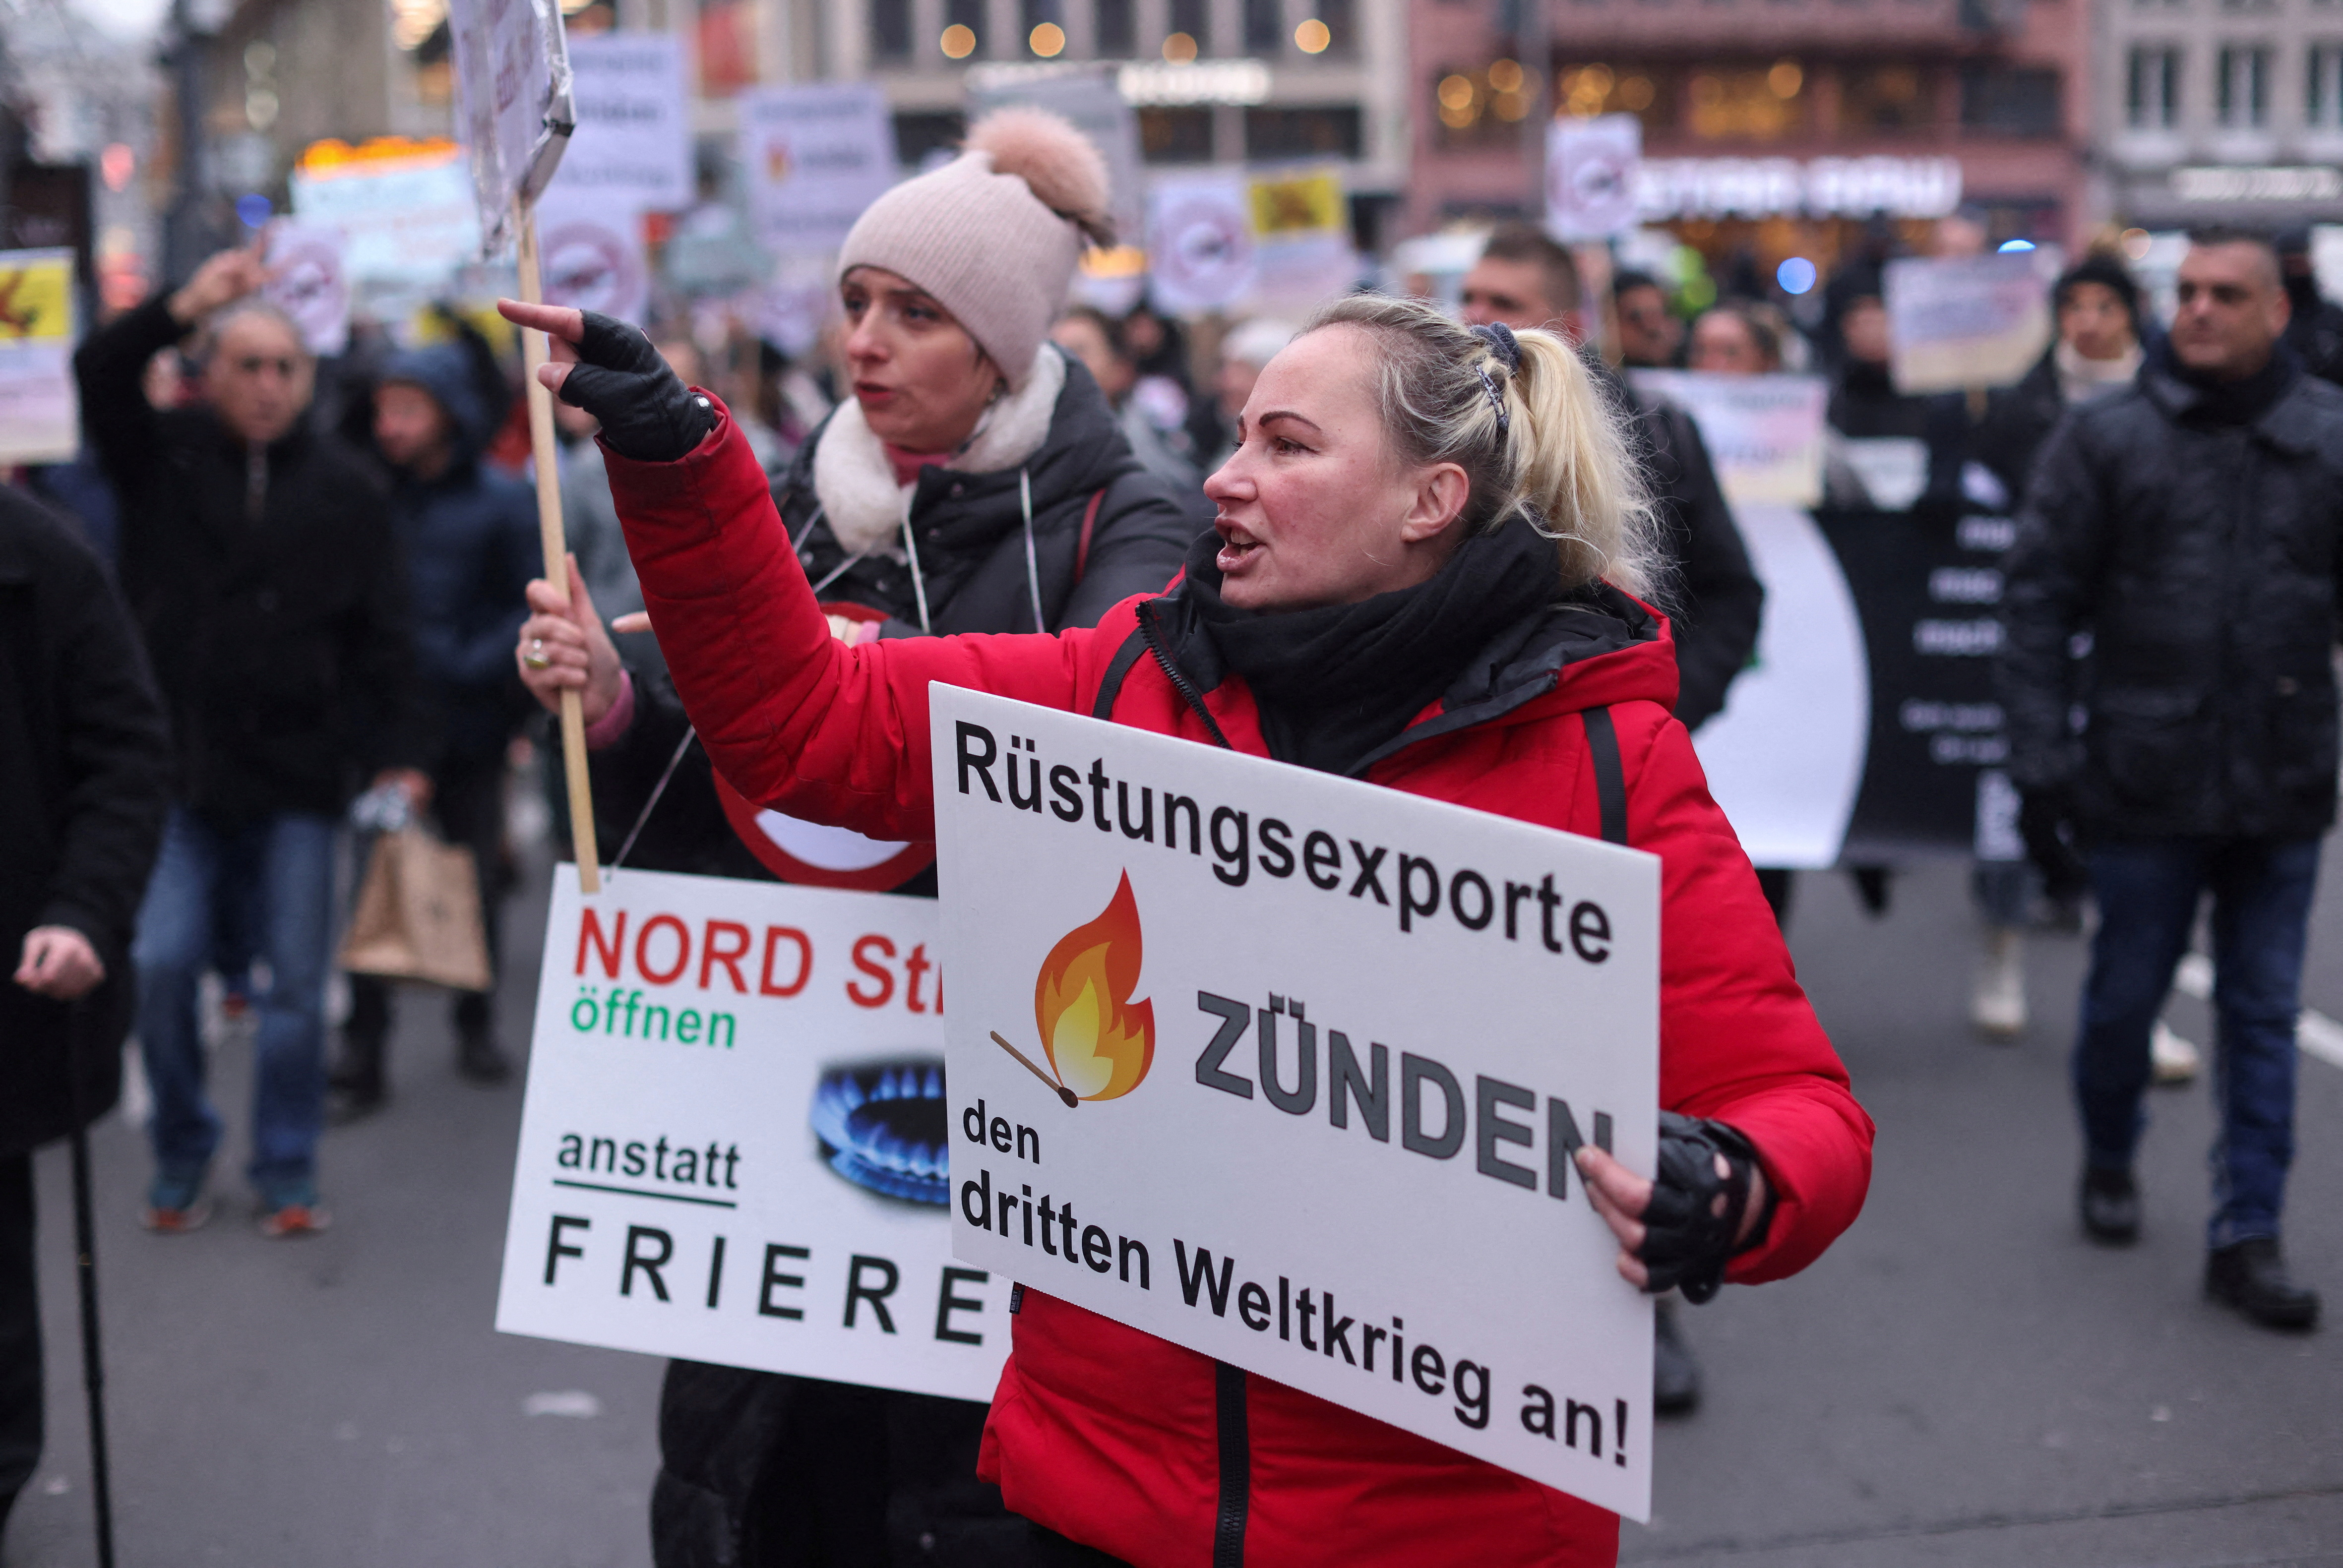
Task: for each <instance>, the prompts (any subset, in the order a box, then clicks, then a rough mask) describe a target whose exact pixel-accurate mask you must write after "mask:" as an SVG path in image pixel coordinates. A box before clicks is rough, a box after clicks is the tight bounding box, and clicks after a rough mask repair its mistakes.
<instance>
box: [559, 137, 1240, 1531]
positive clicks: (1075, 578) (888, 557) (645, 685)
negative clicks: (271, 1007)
mask: <svg viewBox="0 0 2343 1568" xmlns="http://www.w3.org/2000/svg"><path fill="white" fill-rule="evenodd" d="M970 146H971V147H973V148H974V149H975V151H973V152H972V153H970V154H969V155H968V156H966V157H965V158H963V159H962V160H960V162H959V163H956V164H953V165H950V166H947V167H945V168H943V169H940V170H937V171H936V172H934V173H932V174H929V175H925V176H920V178H919V179H916V180H911V181H908V182H906V183H905V184H903V185H902V186H898V187H896V189H895V190H893V191H892V192H890V193H889V194H888V195H887V196H884V197H882V198H881V199H880V201H878V202H875V203H873V204H872V205H871V206H870V209H869V210H868V211H867V212H865V213H864V215H863V216H862V217H861V218H860V220H859V221H858V222H857V224H856V226H855V227H854V229H853V230H852V231H851V233H850V235H849V236H848V238H847V243H846V246H845V248H844V250H843V252H842V254H841V257H840V261H841V266H840V278H839V284H840V295H841V297H842V303H843V305H844V309H845V316H846V334H845V338H844V343H843V347H844V350H845V357H846V359H847V363H848V366H849V367H850V372H851V389H852V392H853V397H852V398H851V399H850V400H849V401H847V402H845V403H843V404H841V405H840V407H839V409H838V411H837V412H836V413H835V414H834V415H832V416H831V417H830V418H829V419H828V420H827V421H825V422H824V423H823V424H822V425H821V427H820V428H818V429H817V430H816V431H815V432H814V433H813V435H812V436H811V437H810V438H809V439H808V441H807V442H806V444H805V446H804V447H803V448H802V449H801V450H800V451H799V453H798V455H797V457H796V459H795V461H794V462H793V463H792V464H791V465H790V467H789V469H788V471H787V472H786V473H785V474H783V475H782V476H781V477H780V478H779V480H778V481H776V482H775V484H774V486H773V493H774V504H775V505H776V506H777V507H778V508H779V512H780V516H781V518H782V519H783V521H784V525H785V526H786V528H787V529H788V532H789V538H790V540H791V541H792V542H793V545H794V548H796V550H797V551H798V552H799V557H798V558H799V560H800V561H801V563H802V564H803V568H804V569H805V570H806V571H807V572H808V573H809V574H810V575H811V577H812V578H813V580H814V581H815V582H817V583H818V584H820V594H821V597H822V599H823V602H824V604H825V605H826V607H827V608H829V609H830V611H831V612H833V619H832V620H831V622H830V624H831V626H832V627H833V628H834V630H835V631H836V632H837V634H838V635H839V636H840V637H841V638H847V639H850V640H854V641H862V640H866V639H868V638H873V637H876V638H880V639H889V640H891V639H893V638H920V637H921V636H923V635H924V634H925V633H926V631H927V630H929V629H930V628H932V629H933V630H934V631H936V632H939V633H942V632H988V631H1030V630H1031V629H1032V628H1033V627H1034V626H1035V624H1036V621H1035V616H1036V614H1037V613H1038V614H1039V615H1040V616H1041V623H1040V624H1041V625H1042V626H1044V627H1045V628H1048V629H1050V630H1052V631H1057V630H1061V629H1064V628H1083V627H1090V626H1093V625H1095V624H1096V623H1097V621H1098V618H1100V617H1101V615H1103V614H1105V613H1106V612H1107V610H1108V609H1109V608H1111V607H1112V606H1113V605H1115V604H1116V603H1118V602H1119V601H1121V600H1123V599H1126V598H1129V597H1130V596H1131V594H1133V593H1139V592H1147V591H1152V590H1154V589H1157V588H1161V587H1162V586H1163V584H1165V583H1166V582H1169V581H1170V580H1171V579H1172V578H1173V577H1174V576H1175V575H1177V573H1178V572H1179V570H1180V558H1181V553H1182V550H1183V549H1184V548H1185V547H1186V545H1187V542H1188V540H1189V539H1190V538H1192V537H1193V535H1194V532H1195V525H1194V524H1193V523H1192V522H1191V521H1190V520H1189V518H1187V517H1186V516H1185V514H1184V512H1183V508H1182V502H1181V501H1180V500H1179V499H1178V498H1175V496H1174V494H1173V492H1172V488H1171V487H1170V486H1169V485H1168V484H1167V483H1166V482H1165V481H1164V480H1162V479H1161V478H1158V477H1154V476H1152V475H1151V474H1149V473H1147V472H1146V471H1145V470H1144V469H1142V468H1141V466H1140V463H1139V460H1138V458H1136V457H1134V456H1133V455H1132V452H1131V447H1130V445H1129V443H1128V442H1126V441H1125V439H1124V438H1123V436H1122V435H1121V432H1120V431H1119V430H1118V429H1117V427H1116V417H1115V414H1114V411H1113V409H1112V408H1111V407H1110V406H1109V405H1108V401H1107V398H1106V396H1105V395H1104V393H1103V392H1102V391H1101V388H1100V387H1099V385H1098V383H1097V382H1096V381H1095V380H1094V379H1093V378H1092V377H1091V375H1090V373H1089V372H1088V371H1087V370H1085V369H1084V368H1083V367H1082V365H1081V361H1080V360H1078V359H1076V358H1074V357H1071V356H1070V355H1067V354H1064V353H1062V352H1061V350H1060V349H1059V348H1058V347H1055V346H1054V345H1052V344H1051V343H1049V342H1048V341H1047V340H1046V334H1047V332H1048V329H1049V326H1050V324H1051V322H1052V321H1053V320H1055V319H1056V318H1057V317H1058V314H1059V312H1060V310H1061V308H1062V307H1063V306H1064V303H1065V298H1066V295H1067V293H1068V290H1069V288H1070V286H1071V282H1072V277H1073V271H1074V265H1075V258H1076V256H1078V254H1079V246H1080V240H1079V238H1078V230H1077V227H1076V219H1075V218H1074V217H1073V216H1069V215H1070V214H1095V213H1098V212H1100V211H1101V209H1102V208H1103V207H1104V205H1105V196H1106V176H1105V171H1104V168H1103V166H1102V165H1101V162H1100V160H1099V157H1098V155H1097V153H1096V152H1095V151H1094V150H1092V149H1091V147H1090V146H1089V144H1088V143H1086V142H1084V141H1083V140H1082V139H1081V135H1080V133H1079V132H1076V131H1075V130H1073V129H1072V128H1071V127H1070V126H1065V125H1064V124H1063V123H1062V122H1057V121H1052V120H1050V119H1049V118H1048V117H1046V116H1036V115H1033V114H1031V113H1030V112H1025V113H1017V112H1011V113H1008V114H1004V115H1001V116H991V117H989V118H987V119H985V120H983V121H980V122H979V124H978V125H977V126H976V127H975V129H974V131H973V134H972V135H971V136H970ZM1088 221H1092V222H1095V221H1097V220H1096V219H1094V218H1092V219H1089V220H1088ZM1003 235H1013V236H1017V237H1018V239H1019V241H1020V243H1017V244H1006V243H996V241H997V240H998V239H999V238H1000V236H1003ZM674 384H675V385H677V386H680V385H681V382H680V380H676V381H675V383H674ZM610 445H611V447H612V450H613V451H617V450H621V449H624V447H623V445H622V443H621V442H620V441H618V440H614V441H613V442H611V443H610ZM596 458H597V462H596V465H595V466H596V467H597V468H599V467H600V466H601V464H600V458H601V453H600V452H599V451H598V450H597V452H596ZM1190 493H1191V494H1192V493H1193V492H1192V490H1191V492H1190ZM610 526H611V532H612V535H613V538H611V540H610V541H609V548H610V549H613V550H617V551H619V552H620V557H619V563H618V564H619V565H620V566H622V567H623V566H624V565H625V558H624V554H623V552H624V548H625V546H624V544H623V542H622V541H620V540H619V539H618V538H616V535H617V528H618V525H617V520H616V518H615V517H614V518H612V519H611V525H610ZM578 548H579V550H580V552H581V553H583V552H584V549H585V546H584V544H582V543H581V544H580V545H579V547H578ZM625 575H626V579H627V581H626V586H627V587H628V588H629V589H631V588H632V580H631V578H632V574H631V572H628V573H627V574H625ZM583 576H584V578H585V579H586V580H583V581H573V583H572V585H571V592H570V598H569V599H568V605H567V606H564V605H563V604H562V602H561V600H560V598H559V597H558V596H557V595H555V594H554V592H553V590H552V588H551V586H550V585H549V584H547V583H544V582H538V583H534V584H531V585H530V587H529V589H528V597H529V602H530V605H531V607H532V609H533V610H534V612H535V613H534V614H533V615H532V617H531V618H530V619H529V620H528V622H527V623H526V624H525V625H524V626H522V627H521V628H520V637H519V640H518V646H517V647H516V648H515V649H514V657H515V658H517V659H518V665H519V671H520V675H521V678H522V679H523V680H524V681H525V682H526V683H527V684H528V688H529V689H530V690H531V691H532V692H533V693H534V694H535V695H536V696H537V698H538V700H539V701H540V702H542V703H543V704H545V706H546V707H547V708H548V709H554V708H557V707H558V701H559V696H558V694H559V692H560V691H561V690H562V689H565V688H566V689H575V690H578V692H580V693H581V695H582V706H583V710H584V717H585V719H586V721H587V724H588V732H587V739H588V755H589V757H590V762H589V764H588V766H589V768H590V769H591V772H592V777H593V783H594V792H593V793H594V803H595V807H596V809H597V813H598V831H599V835H600V841H601V842H603V843H606V844H609V845H612V846H614V847H618V846H626V845H628V844H631V846H632V848H631V851H630V853H629V854H628V856H627V859H626V863H627V864H628V865H631V866H639V867H644V868H648V869H665V870H673V871H687V872H693V873H698V874H700V875H708V876H722V877H731V878H739V879H766V878H777V879H780V880H783V881H789V882H795V883H799V884H807V883H811V884H816V885H823V886H830V887H849V888H854V889H859V890H865V891H872V892H879V891H891V892H900V893H906V894H912V895H918V896H925V897H930V898H931V897H933V896H934V892H935V871H934V856H933V852H932V849H929V848H928V847H927V846H924V845H910V844H903V843H898V842H873V841H871V840H869V839H865V840H863V841H861V842H860V844H858V845H855V846H854V847H853V848H852V849H850V850H845V851H836V846H835V845H834V844H833V846H832V848H833V850H834V851H836V852H833V853H832V854H830V855H829V856H828V857H826V859H827V861H828V863H827V864H826V865H818V864H815V863H813V862H812V860H811V859H803V858H800V857H799V856H798V855H793V854H791V853H790V852H789V851H790V846H791V845H793V844H794V845H796V846H797V847H798V848H799V849H803V848H804V843H803V840H802V839H800V838H799V837H798V836H797V835H799V834H803V833H806V832H808V831H813V832H819V831H821V829H809V827H808V825H806V824H802V823H799V824H791V825H782V826H779V828H778V832H777V831H776V825H775V824H773V823H772V822H770V821H769V819H768V820H766V821H763V822H759V821H758V820H756V819H755V813H754V812H753V811H750V810H745V809H743V808H742V803H741V802H740V800H739V797H738V796H734V797H732V799H730V800H729V801H727V800H726V799H724V797H723V796H722V794H721V792H720V791H719V784H718V780H717V779H716V778H715V777H714V776H713V775H712V773H711V770H710V768H709V759H708V755H707V753H706V752H705V751H704V750H702V749H699V747H696V746H693V745H691V744H690V721H689V719H687V718H686V717H685V714H684V711H683V707H682V705H681V704H680V703H679V701H678V700H677V699H676V694H675V689H674V688H673V686H672V685H670V684H669V682H668V680H667V678H666V677H665V675H664V674H663V673H662V672H661V671H660V670H659V668H658V667H657V665H656V663H654V662H652V661H650V660H648V659H646V658H643V657H642V656H641V654H640V653H639V652H638V651H636V650H634V649H629V650H628V653H627V655H626V657H625V658H624V659H623V660H622V658H621V657H620V655H619V653H618V650H617V648H615V647H614V646H613V643H612V639H611V638H610V636H609V635H608V632H607V631H606V630H605V629H604V628H603V624H602V622H601V620H600V619H599V618H598V617H597V615H596V613H595V608H596V606H595V600H596V598H597V597H598V596H601V595H602V592H603V588H605V586H606V583H607V578H608V573H603V574H596V573H594V572H592V571H591V570H588V572H586V573H584V574H583ZM604 602H605V604H606V605H607V602H608V600H607V598H605V601H604ZM641 602H642V601H641V600H640V599H639V598H636V599H634V600H633V604H632V606H624V607H623V608H633V607H634V606H639V605H640V603H641ZM617 624H618V626H619V627H620V628H626V627H628V626H629V625H631V624H632V623H631V622H630V621H628V619H627V618H624V617H621V618H619V620H618V623H617ZM632 640H635V641H638V642H639V641H641V640H643V639H641V638H635V639H632ZM728 819H729V821H728ZM784 840H787V841H786V842H784ZM983 1420H984V1408H983V1406H981V1405H980V1404H975V1403H971V1402H965V1401H960V1400H951V1399H944V1398H940V1397H935V1396H931V1395H925V1394H914V1393H905V1392H896V1391H892V1390H883V1389H873V1388H862V1387H854V1386H849V1385H848V1384H846V1383H844V1382H821V1381H817V1380H815V1379H812V1378H798V1377H786V1376H781V1375H779V1374H775V1373H768V1372H749V1371H745V1370H741V1369H739V1368H734V1367H724V1366H710V1365H706V1364H703V1363H700V1362H687V1361H676V1362H670V1363H669V1372H668V1376H667V1381H666V1383H665V1385H664V1387H663V1389H662V1391H661V1400H660V1432H661V1443H660V1453H661V1461H662V1465H661V1471H660V1474H659V1482H658V1484H657V1487H656V1489H655V1490H654V1492H653V1494H652V1505H651V1514H652V1551H653V1557H654V1560H655V1561H656V1562H657V1563H659V1568H702V1565H707V1568H715V1565H716V1564H719V1563H750V1564H759V1563H769V1562H789V1563H839V1564H860V1563H868V1562H871V1561H874V1560H876V1561H884V1560H886V1557H887V1553H888V1551H889V1549H890V1541H891V1542H894V1543H898V1545H899V1546H900V1543H903V1542H905V1541H907V1540H910V1541H915V1540H917V1539H919V1538H920V1536H922V1535H927V1536H930V1537H932V1538H933V1539H934V1540H935V1541H936V1542H937V1543H938V1544H936V1545H935V1546H933V1547H932V1549H931V1550H930V1551H929V1552H928V1553H925V1555H924V1556H923V1558H922V1560H923V1561H929V1562H933V1563H940V1564H945V1565H948V1568H980V1565H989V1564H991V1563H999V1562H1001V1560H1002V1559H1001V1554H1000V1553H1001V1545H1000V1544H999V1543H998V1541H997V1539H996V1538H997V1537H998V1536H1000V1535H1001V1533H1002V1532H1003V1530H1004V1528H1005V1529H1006V1531H1007V1532H1008V1533H1010V1534H1011V1536H1012V1538H1014V1540H1015V1541H1016V1542H1017V1543H1018V1544H1019V1545H1020V1546H1021V1538H1022V1536H1023V1533H1024V1526H1023V1525H1022V1523H1021V1522H1019V1521H1017V1520H1015V1519H1012V1518H1007V1517H1005V1516H1004V1515H1003V1514H1002V1513H1001V1504H1000V1496H999V1493H997V1492H995V1491H993V1490H992V1489H991V1488H990V1487H981V1486H979V1485H978V1483H976V1480H975V1477H974V1474H973V1472H974V1468H975V1457H976V1451H977V1442H978V1439H979V1437H980V1433H981V1432H982V1428H983ZM784 1538H785V1540H786V1542H787V1543H791V1544H788V1545H786V1546H785V1544H784ZM903 1549H905V1550H908V1548H903Z"/></svg>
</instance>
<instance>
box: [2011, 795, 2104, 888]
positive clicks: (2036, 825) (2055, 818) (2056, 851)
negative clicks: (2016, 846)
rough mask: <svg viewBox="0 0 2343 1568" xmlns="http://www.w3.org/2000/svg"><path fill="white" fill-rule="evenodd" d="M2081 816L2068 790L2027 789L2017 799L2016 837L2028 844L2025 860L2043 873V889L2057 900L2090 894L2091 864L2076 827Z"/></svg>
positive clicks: (2073, 796)
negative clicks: (2086, 856) (2084, 853)
mask: <svg viewBox="0 0 2343 1568" xmlns="http://www.w3.org/2000/svg"><path fill="white" fill-rule="evenodd" d="M2080 815H2081V809H2080V807H2079V805H2078V804H2077V800H2076V799H2075V791H2074V789H2072V788H2071V787H2068V786H2065V785H2054V786H2048V787H2044V788H2039V789H2028V790H2026V792H2025V793H2024V794H2022V795H2021V796H2019V797H2018V802H2017V836H2018V837H2019V838H2021V839H2024V840H2025V841H2026V859H2029V860H2031V861H2033V862H2034V864H2035V867H2036V869H2038V870H2040V871H2041V873H2042V885H2043V888H2044V890H2046V891H2047V892H2048V893H2049V895H2050V896H2051V897H2052V898H2054V899H2059V900H2072V899H2079V898H2081V897H2082V896H2083V895H2084V894H2085V893H2087V892H2088V891H2090V888H2091V867H2090V862H2089V861H2088V860H2087V859H2084V856H2083V845H2082V834H2081V831H2080V829H2078V828H2077V825H2076V819H2077V817H2079V816H2080Z"/></svg>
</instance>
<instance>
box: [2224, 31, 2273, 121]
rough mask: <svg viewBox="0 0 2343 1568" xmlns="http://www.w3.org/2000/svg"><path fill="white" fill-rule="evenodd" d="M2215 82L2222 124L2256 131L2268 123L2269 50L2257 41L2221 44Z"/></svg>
mask: <svg viewBox="0 0 2343 1568" xmlns="http://www.w3.org/2000/svg"><path fill="white" fill-rule="evenodd" d="M2217 72H2218V75H2217V78H2216V80H2215V82H2214V110H2215V113H2216V114H2217V116H2218V117H2219V119H2220V122H2221V128H2222V129H2224V130H2229V131H2258V130H2260V129H2262V128H2263V127H2264V126H2268V124H2269V78H2270V52H2269V50H2268V49H2267V48H2265V47H2264V46H2262V45H2258V44H2232V45H2227V46H2226V47H2224V48H2223V49H2222V51H2221V54H2220V61H2219V65H2218V66H2217Z"/></svg>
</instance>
